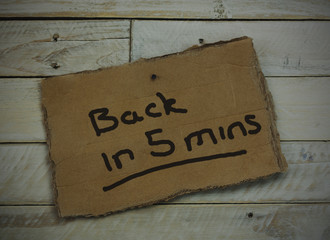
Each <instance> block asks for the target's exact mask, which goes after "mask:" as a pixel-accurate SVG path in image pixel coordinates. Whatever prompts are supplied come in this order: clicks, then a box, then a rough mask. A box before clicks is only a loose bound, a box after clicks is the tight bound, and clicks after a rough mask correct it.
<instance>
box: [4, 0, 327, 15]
mask: <svg viewBox="0 0 330 240" xmlns="http://www.w3.org/2000/svg"><path fill="white" fill-rule="evenodd" d="M329 12H330V4H329V1H326V0H314V1H311V0H290V1H285V0H278V1H269V0H249V1H246V0H203V1H202V0H185V1H182V0H181V1H180V0H167V1H157V0H131V1H122V0H109V1H105V0H94V1H93V2H90V1H89V0H70V1H59V0H49V1H42V0H24V1H23V0H19V1H13V0H2V1H1V2H0V17H4V16H6V17H22V16H24V17H31V16H33V17H116V18H118V17H120V18H165V19H168V18H183V19H185V18H189V19H193V18H195V19H201V18H204V19H228V18H236V19H242V18H247V19H276V18H277V19H278V18H281V19H306V18H307V19H308V18H320V19H329V16H330V14H329Z"/></svg>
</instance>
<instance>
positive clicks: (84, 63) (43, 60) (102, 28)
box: [0, 21, 130, 76]
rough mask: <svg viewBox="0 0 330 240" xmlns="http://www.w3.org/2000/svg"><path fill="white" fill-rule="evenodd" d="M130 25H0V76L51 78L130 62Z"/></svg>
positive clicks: (102, 22)
mask: <svg viewBox="0 0 330 240" xmlns="http://www.w3.org/2000/svg"><path fill="white" fill-rule="evenodd" d="M129 29H130V22H129V21H23V22H20V21H18V22H16V21H15V22H12V21H4V22H0V31H1V32H2V34H1V35H0V75H2V76H51V75H61V74H67V73H72V72H81V71H86V70H95V69H99V68H104V67H109V66H114V65H120V64H123V63H126V62H128V60H129V39H128V38H129V36H130V35H129V31H130V30H129Z"/></svg>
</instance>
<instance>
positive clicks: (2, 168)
mask: <svg viewBox="0 0 330 240" xmlns="http://www.w3.org/2000/svg"><path fill="white" fill-rule="evenodd" d="M282 149H283V153H284V155H285V157H286V159H287V161H288V163H289V169H288V171H287V172H286V173H283V174H280V175H276V176H273V177H271V178H268V179H265V180H260V181H256V182H253V183H245V184H242V185H239V186H232V187H228V188H227V189H218V190H212V191H204V192H202V193H194V194H189V195H185V196H181V197H178V198H176V199H174V200H172V201H171V202H175V203H251V202H256V203H258V202H290V201H297V202H298V201H299V202H305V201H309V202H311V201H315V202H324V201H329V199H330V142H326V143H322V142H294V143H289V142H284V143H282ZM51 176H52V168H51V162H50V161H49V160H48V149H47V146H46V144H1V145H0V204H26V203H34V204H35V203H47V204H49V203H53V192H52V191H53V190H52V189H53V187H52V177H51Z"/></svg>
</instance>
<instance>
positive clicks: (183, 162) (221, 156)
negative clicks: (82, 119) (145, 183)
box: [103, 150, 247, 192]
mask: <svg viewBox="0 0 330 240" xmlns="http://www.w3.org/2000/svg"><path fill="white" fill-rule="evenodd" d="M246 153H247V151H246V150H240V151H236V152H228V153H219V154H215V155H210V156H204V157H197V158H190V159H186V160H182V161H178V162H172V163H168V164H164V165H160V166H157V167H153V168H149V169H146V170H144V171H141V172H138V173H134V174H132V175H129V176H128V177H125V178H123V179H121V180H119V181H117V182H115V183H113V184H111V185H109V186H106V187H103V191H104V192H106V191H109V190H111V189H114V188H115V187H118V186H120V185H122V184H124V183H126V182H128V181H131V180H133V179H134V178H138V177H142V176H144V175H147V174H149V173H152V172H156V171H160V170H164V169H167V168H172V167H177V166H181V165H185V164H190V163H196V162H204V161H210V160H214V159H218V158H227V157H235V156H239V155H243V154H246Z"/></svg>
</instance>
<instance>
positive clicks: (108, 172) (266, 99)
mask: <svg viewBox="0 0 330 240" xmlns="http://www.w3.org/2000/svg"><path fill="white" fill-rule="evenodd" d="M42 103H43V106H44V109H45V115H46V117H45V120H46V126H47V132H48V138H49V141H48V143H49V148H50V158H51V160H52V161H53V162H54V166H55V167H54V168H55V174H54V182H55V188H56V195H57V196H56V204H57V207H58V210H59V214H60V216H78V215H83V216H98V215H104V214H108V213H113V212H117V211H122V210H126V209H129V208H134V207H138V206H146V205H150V204H153V203H156V202H159V201H161V200H168V199H170V198H173V197H175V196H177V195H180V194H184V193H189V192H194V191H200V190H203V189H210V188H216V187H223V186H228V185H233V184H238V183H240V182H244V181H248V180H253V179H257V178H261V177H265V176H269V175H271V174H274V173H277V172H282V171H284V170H285V169H286V168H287V164H286V161H285V159H284V157H283V155H282V153H281V150H280V145H279V135H278V133H277V130H276V126H275V115H274V111H273V105H272V98H271V94H270V92H269V91H268V89H267V86H266V83H265V80H264V77H263V74H262V73H261V71H260V69H259V65H258V61H257V58H256V54H255V52H254V49H253V45H252V40H251V39H250V38H247V37H243V38H240V39H234V40H232V41H229V42H218V43H215V44H211V45H204V46H203V47H194V48H191V49H189V50H187V51H184V52H182V53H178V54H172V55H168V56H164V57H159V58H154V59H148V60H140V61H137V62H135V63H131V64H125V65H122V66H118V67H112V68H108V69H103V70H99V71H91V72H82V73H78V74H70V75H64V76H59V77H53V78H49V79H45V80H43V82H42ZM129 111H130V112H129ZM135 114H136V115H135ZM134 115H135V116H134ZM134 119H135V120H134ZM134 121H135V122H136V123H135V124H134ZM124 122H125V123H124ZM93 123H94V125H93ZM148 141H149V143H148Z"/></svg>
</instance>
